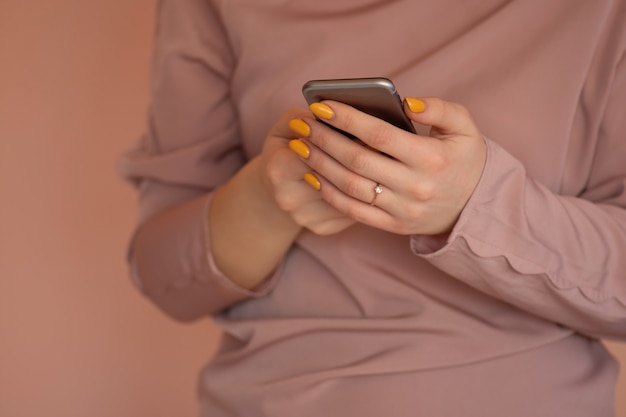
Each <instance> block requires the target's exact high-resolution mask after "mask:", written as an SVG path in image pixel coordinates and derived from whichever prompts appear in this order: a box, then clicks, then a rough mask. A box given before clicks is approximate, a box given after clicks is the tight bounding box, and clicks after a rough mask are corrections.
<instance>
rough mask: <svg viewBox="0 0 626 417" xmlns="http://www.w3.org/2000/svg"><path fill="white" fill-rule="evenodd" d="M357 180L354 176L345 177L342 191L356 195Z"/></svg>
mask: <svg viewBox="0 0 626 417" xmlns="http://www.w3.org/2000/svg"><path fill="white" fill-rule="evenodd" d="M359 190H360V187H359V181H357V179H356V178H354V177H350V178H348V179H346V181H345V183H344V186H343V191H344V192H345V193H346V194H347V195H349V196H352V197H353V196H357V195H359Z"/></svg>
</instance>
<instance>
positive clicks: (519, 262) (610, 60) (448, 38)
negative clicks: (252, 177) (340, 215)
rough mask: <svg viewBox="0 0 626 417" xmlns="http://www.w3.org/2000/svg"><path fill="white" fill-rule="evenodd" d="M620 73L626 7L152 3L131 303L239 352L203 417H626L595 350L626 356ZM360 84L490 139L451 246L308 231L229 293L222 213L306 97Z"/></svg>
mask: <svg viewBox="0 0 626 417" xmlns="http://www.w3.org/2000/svg"><path fill="white" fill-rule="evenodd" d="M625 51H626V1H623V0H593V1H592V0H589V1H585V0H581V1H572V0H550V1H545V0H476V1H472V0H470V1H467V0H437V1H421V0H315V1H295V0H291V1H290V0H186V1H179V0H162V1H160V7H159V15H158V25H157V33H156V43H155V55H154V63H153V71H152V105H151V108H150V115H149V121H148V125H147V130H146V134H145V135H144V136H143V137H142V138H141V140H140V141H139V142H138V143H137V145H136V146H135V147H134V148H133V149H130V150H129V151H128V152H127V153H125V154H124V155H123V156H122V158H121V159H120V163H119V170H120V172H121V173H122V175H123V176H124V177H125V178H127V179H128V180H130V181H132V182H133V183H134V184H135V185H136V186H137V189H138V193H139V197H140V200H139V202H140V204H139V220H138V227H137V231H136V233H135V235H134V238H133V241H132V243H131V251H130V255H129V260H130V264H131V267H132V270H133V276H134V279H135V281H136V282H137V284H138V286H139V287H140V288H141V290H142V291H143V292H144V293H145V294H146V296H147V297H149V298H150V299H152V300H153V301H154V303H155V304H156V305H158V306H159V307H161V308H162V309H163V310H164V311H165V312H167V313H168V314H170V315H171V316H173V317H175V318H178V319H181V320H190V319H194V318H197V317H201V316H207V315H212V316H213V317H214V319H215V321H216V322H217V323H218V324H219V325H220V326H221V327H222V328H223V330H224V340H223V345H222V348H221V349H220V352H219V353H218V354H217V356H216V357H215V358H214V359H213V360H212V361H211V362H210V363H209V364H208V365H207V367H206V368H205V369H204V370H203V371H202V374H201V378H200V381H199V398H200V404H201V406H200V407H201V411H200V413H201V415H202V416H211V417H221V416H229V417H234V416H237V417H238V416H245V417H256V416H272V417H283V416H285V417H286V416H289V417H295V416H298V417H308V416H311V417H313V416H315V417H320V416H359V417H374V416H377V417H378V416H394V417H409V416H411V417H413V416H437V417H443V416H454V417H460V416H482V417H489V416H498V417H500V416H507V417H518V416H519V417H528V416H533V417H544V416H545V417H555V416H568V417H578V416H580V417H590V416H594V417H605V416H606V417H608V416H614V413H615V412H614V410H613V395H614V384H615V380H616V374H617V370H618V365H617V364H616V363H615V361H614V360H613V359H612V358H611V357H610V355H609V354H608V353H607V352H606V350H605V349H604V348H603V346H602V345H601V343H599V341H598V338H621V339H625V338H626V61H625ZM364 76H385V77H388V78H391V79H392V80H393V81H394V82H395V84H396V85H397V87H398V89H399V91H400V93H401V94H403V95H412V96H418V97H419V96H429V95H434V96H439V97H442V98H444V99H447V100H451V101H457V102H460V103H462V104H464V105H465V106H466V107H467V108H468V109H469V111H470V112H471V114H472V115H473V117H474V119H475V120H476V122H477V125H478V126H479V128H480V129H481V131H482V133H483V134H484V135H485V136H486V138H487V143H488V160H487V163H486V167H485V171H484V174H483V177H482V178H481V180H480V183H479V185H478V187H477V189H476V190H475V192H474V194H473V196H472V197H471V199H470V201H469V203H468V204H467V206H466V208H465V209H464V211H463V213H462V215H461V217H460V219H459V220H458V223H457V224H456V226H455V228H454V230H453V231H452V233H451V235H450V237H449V240H448V242H447V243H446V245H445V246H444V247H443V248H435V246H434V245H433V242H432V241H431V239H430V238H428V237H426V236H399V235H394V234H390V233H387V232H383V231H381V230H376V229H373V228H369V227H365V226H360V225H357V226H353V227H351V228H349V229H347V230H346V231H344V232H342V233H339V234H336V235H333V236H317V235H314V234H312V233H310V232H306V231H305V232H303V233H302V234H301V235H300V236H299V238H298V240H297V241H296V243H295V244H294V245H293V247H292V248H291V250H290V252H289V253H288V255H287V256H286V257H285V259H284V261H283V263H282V264H281V266H280V267H279V269H278V270H277V271H276V273H275V274H274V276H272V277H271V278H270V279H269V280H268V281H267V282H265V283H264V284H263V285H262V286H261V287H260V288H257V289H256V290H255V291H246V290H243V289H242V288H238V287H236V286H235V285H234V284H232V283H231V281H229V280H228V278H226V277H225V276H224V275H223V274H222V273H221V272H220V271H219V270H218V268H216V266H215V263H214V261H213V259H212V255H211V241H210V239H209V238H208V236H209V234H208V227H209V225H208V224H207V211H208V208H209V206H210V204H211V196H212V191H213V190H214V189H215V188H216V187H219V186H220V185H221V184H223V183H224V182H226V181H227V180H228V179H229V178H230V177H231V176H232V175H233V173H235V172H236V171H237V170H238V169H240V168H241V167H242V165H243V164H245V163H246V161H247V160H249V159H250V158H251V157H253V156H254V155H256V154H258V153H259V151H260V148H261V146H262V143H263V140H264V137H265V134H266V132H267V131H268V129H269V127H270V126H271V125H272V124H273V123H274V122H275V120H276V119H277V118H278V116H279V115H280V114H281V113H282V112H283V111H284V110H285V109H287V108H288V107H292V106H300V107H304V106H305V102H304V99H303V98H302V96H301V93H300V89H301V86H302V84H304V83H305V82H306V81H307V80H309V79H318V78H346V77H364ZM426 131H427V130H426ZM423 132H424V131H422V133H423ZM254 238H255V237H254V236H250V239H254ZM262 244H263V242H259V245H262ZM164 377H167V376H164Z"/></svg>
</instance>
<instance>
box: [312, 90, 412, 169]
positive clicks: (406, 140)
mask: <svg viewBox="0 0 626 417" xmlns="http://www.w3.org/2000/svg"><path fill="white" fill-rule="evenodd" d="M309 108H310V109H311V111H312V112H313V114H315V115H316V116H317V117H318V118H319V119H320V120H323V121H324V122H326V123H328V124H330V125H331V126H333V127H335V128H337V129H340V130H343V131H345V132H348V133H349V134H351V135H354V136H355V137H356V138H358V139H359V140H360V141H361V142H363V143H364V144H365V145H367V146H368V147H370V148H373V149H374V150H376V151H378V152H380V153H382V154H386V155H387V156H391V157H392V158H394V159H397V160H400V161H401V160H403V159H404V157H406V156H407V155H408V154H412V153H416V152H417V153H419V146H420V141H418V140H415V139H416V138H417V137H418V136H417V135H415V134H413V133H409V132H406V131H405V130H402V129H400V128H398V127H396V126H394V125H392V124H390V123H387V122H386V121H384V120H382V119H379V118H377V117H374V116H371V115H369V114H367V113H364V112H362V111H359V110H357V109H355V108H353V107H351V106H349V105H347V104H343V103H340V102H336V101H331V100H325V101H323V102H321V103H313V104H312V105H311V106H310V107H309ZM319 146H320V147H321V148H323V149H324V150H325V151H327V149H326V148H325V147H324V146H323V145H322V144H320V145H319ZM387 159H390V158H387Z"/></svg>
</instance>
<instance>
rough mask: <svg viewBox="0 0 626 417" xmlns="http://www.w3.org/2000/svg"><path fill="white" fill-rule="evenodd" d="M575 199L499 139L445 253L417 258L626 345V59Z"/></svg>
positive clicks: (425, 250) (422, 243) (421, 245)
mask: <svg viewBox="0 0 626 417" xmlns="http://www.w3.org/2000/svg"><path fill="white" fill-rule="evenodd" d="M610 91H611V92H610V95H609V99H608V101H607V104H606V108H605V110H604V117H603V121H602V125H601V127H600V133H599V138H598V143H597V146H596V149H595V152H596V155H595V158H594V166H593V168H592V171H591V175H590V177H589V179H588V186H587V188H586V190H585V191H584V192H583V193H582V194H581V195H579V196H577V197H568V196H560V195H555V194H554V193H553V192H551V191H549V190H548V189H547V188H546V187H544V186H542V185H541V184H540V183H538V182H536V181H534V180H533V179H532V178H530V177H529V176H527V174H526V171H525V169H524V166H523V165H522V164H521V163H520V162H519V161H518V160H517V159H515V158H514V157H513V156H512V155H510V154H509V153H507V152H506V151H505V150H504V149H502V148H501V147H499V146H498V145H497V144H495V143H494V142H492V141H489V140H488V141H487V142H488V161H487V164H486V167H485V171H484V173H483V177H482V179H481V181H480V183H479V185H478V187H477V188H476V190H475V192H474V195H473V196H472V197H471V199H470V201H469V202H468V205H467V206H466V208H465V209H464V211H463V213H462V215H461V217H460V219H459V221H458V223H457V225H456V226H455V228H454V230H453V232H452V234H451V235H450V237H449V239H448V241H447V243H446V244H445V245H444V246H443V247H436V246H435V244H436V242H435V241H434V240H433V239H431V238H428V237H420V236H413V237H412V238H411V245H412V250H413V251H414V253H416V254H418V255H420V256H422V257H424V258H425V259H427V260H428V261H429V262H431V263H432V264H434V265H435V266H436V267H438V268H439V269H441V270H443V271H445V272H447V273H448V274H450V275H452V276H454V277H456V278H457V279H459V280H461V281H464V282H466V283H467V284H469V285H471V286H473V287H475V288H477V289H480V290H482V291H484V292H485V293H487V294H490V295H492V296H494V297H497V298H499V299H502V300H504V301H507V302H508V303H510V304H512V305H515V306H517V307H519V308H521V309H523V310H526V311H529V312H531V313H533V314H536V315H538V316H540V317H543V318H545V319H547V320H550V321H553V322H556V323H559V324H561V325H563V326H566V327H569V328H571V329H574V330H576V331H578V332H581V333H584V334H587V335H589V336H592V337H606V338H617V339H626V117H625V116H626V62H625V59H624V57H622V59H621V62H620V64H619V65H618V67H617V70H616V71H615V74H614V82H613V84H612V88H611V90H610Z"/></svg>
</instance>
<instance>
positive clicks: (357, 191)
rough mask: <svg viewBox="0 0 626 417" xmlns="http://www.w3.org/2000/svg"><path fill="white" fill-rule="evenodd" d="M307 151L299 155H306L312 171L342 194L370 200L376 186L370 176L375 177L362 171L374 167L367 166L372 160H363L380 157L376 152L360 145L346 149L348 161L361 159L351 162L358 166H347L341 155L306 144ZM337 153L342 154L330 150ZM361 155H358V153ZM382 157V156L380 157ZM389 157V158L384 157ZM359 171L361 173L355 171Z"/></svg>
mask: <svg viewBox="0 0 626 417" xmlns="http://www.w3.org/2000/svg"><path fill="white" fill-rule="evenodd" d="M293 142H294V141H291V142H290V147H291V148H292V149H295V148H296V147H295V146H292V143H293ZM299 142H300V145H304V146H306V143H304V142H303V141H301V140H300V141H299ZM307 148H308V150H307V152H303V153H300V154H301V155H305V154H306V155H307V156H306V164H307V165H308V166H309V167H310V168H311V170H312V171H315V172H317V173H319V174H320V175H321V176H323V177H324V178H326V180H327V181H329V182H331V183H333V184H334V186H336V187H337V188H338V189H340V190H341V191H342V192H343V193H344V194H346V195H348V196H350V197H352V198H354V199H356V200H360V201H362V202H364V203H367V202H369V201H371V199H372V197H373V196H372V190H373V189H374V187H375V186H376V181H377V180H373V179H370V178H374V177H376V176H375V175H374V174H369V175H363V174H362V173H363V172H367V171H370V170H371V171H375V167H372V168H369V166H370V165H371V164H372V163H373V162H363V160H365V159H368V160H370V161H371V160H372V159H371V158H372V156H374V157H378V158H381V157H380V156H378V155H377V154H375V153H373V152H372V151H369V150H367V149H364V148H363V147H362V146H360V145H359V146H356V147H355V148H354V149H352V150H351V151H348V154H350V155H351V156H350V157H346V158H345V159H348V160H349V161H355V160H357V161H361V162H356V163H355V162H352V164H351V165H352V166H357V167H358V168H353V167H347V165H350V163H349V162H343V163H342V161H341V159H342V157H338V156H333V155H329V154H328V153H326V152H323V151H320V150H318V149H317V148H316V147H315V146H313V145H311V146H310V147H309V146H307ZM331 152H334V153H335V154H336V155H337V154H342V153H343V152H341V151H331ZM359 154H360V155H362V156H358V155H359ZM382 158H384V157H382ZM384 159H389V158H384ZM357 171H360V172H361V173H359V172H357Z"/></svg>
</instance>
